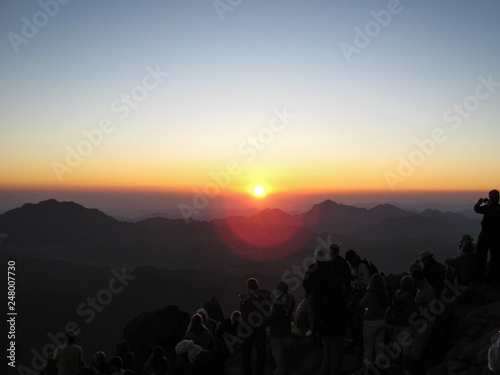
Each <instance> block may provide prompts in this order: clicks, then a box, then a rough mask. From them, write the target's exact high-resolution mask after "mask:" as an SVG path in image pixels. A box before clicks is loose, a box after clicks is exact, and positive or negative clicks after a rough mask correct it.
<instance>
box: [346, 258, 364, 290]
mask: <svg viewBox="0 0 500 375" xmlns="http://www.w3.org/2000/svg"><path fill="white" fill-rule="evenodd" d="M345 259H346V261H347V263H349V266H350V269H351V280H352V282H351V284H352V288H353V289H354V290H358V291H359V290H360V291H362V292H363V293H364V291H365V290H366V287H367V286H368V283H369V282H370V270H369V268H368V266H367V265H366V264H365V263H364V262H362V261H361V258H360V257H359V255H358V254H357V253H356V252H355V251H354V250H352V249H351V250H347V252H346V253H345Z"/></svg>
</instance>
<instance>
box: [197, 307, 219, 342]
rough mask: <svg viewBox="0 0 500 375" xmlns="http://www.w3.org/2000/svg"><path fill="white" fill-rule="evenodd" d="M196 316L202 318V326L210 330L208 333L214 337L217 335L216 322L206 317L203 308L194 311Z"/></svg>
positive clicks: (205, 311) (206, 314)
mask: <svg viewBox="0 0 500 375" xmlns="http://www.w3.org/2000/svg"><path fill="white" fill-rule="evenodd" d="M196 314H200V315H201V317H202V318H203V324H204V325H205V327H207V328H208V329H209V330H210V332H212V335H214V337H215V334H216V333H217V322H216V321H215V320H213V319H211V318H210V317H209V316H208V313H207V310H205V309H204V308H200V309H198V310H196Z"/></svg>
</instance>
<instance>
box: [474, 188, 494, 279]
mask: <svg viewBox="0 0 500 375" xmlns="http://www.w3.org/2000/svg"><path fill="white" fill-rule="evenodd" d="M499 200H500V193H499V192H498V190H491V191H490V192H489V194H488V198H480V199H479V200H478V201H477V203H476V204H475V205H474V211H475V212H477V213H478V214H482V215H483V220H482V221H481V232H480V233H479V237H478V239H477V250H476V282H478V283H484V282H485V281H487V282H488V283H490V284H492V285H495V286H497V285H499V282H500V279H499V275H500V205H499ZM488 250H489V251H490V265H489V270H488V275H486V259H487V258H488Z"/></svg>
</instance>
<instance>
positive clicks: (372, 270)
mask: <svg viewBox="0 0 500 375" xmlns="http://www.w3.org/2000/svg"><path fill="white" fill-rule="evenodd" d="M361 263H364V264H366V267H368V271H369V272H370V276H371V275H373V274H374V273H379V272H378V268H377V267H375V265H374V264H373V262H372V261H371V260H370V262H368V261H367V260H366V257H365V258H364V259H362V260H361Z"/></svg>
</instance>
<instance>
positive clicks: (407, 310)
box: [392, 275, 417, 373]
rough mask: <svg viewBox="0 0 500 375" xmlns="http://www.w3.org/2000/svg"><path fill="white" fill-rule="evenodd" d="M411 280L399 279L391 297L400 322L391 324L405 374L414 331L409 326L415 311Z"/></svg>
mask: <svg viewBox="0 0 500 375" xmlns="http://www.w3.org/2000/svg"><path fill="white" fill-rule="evenodd" d="M413 292H414V285H413V279H412V278H411V276H410V275H405V276H403V277H402V278H401V281H400V289H398V290H396V292H394V295H393V296H392V300H393V304H394V305H396V308H397V309H398V310H399V312H400V314H401V315H399V318H400V320H398V321H395V322H393V323H392V325H393V327H394V338H395V341H396V342H397V343H398V344H399V347H400V348H401V358H402V361H401V364H402V365H403V368H404V370H405V373H407V372H408V371H409V367H410V345H409V343H408V342H409V341H412V340H413V336H414V335H415V331H414V329H413V327H412V326H411V324H410V317H411V316H412V314H414V313H415V312H416V310H417V307H416V305H415V295H414V293H413Z"/></svg>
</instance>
